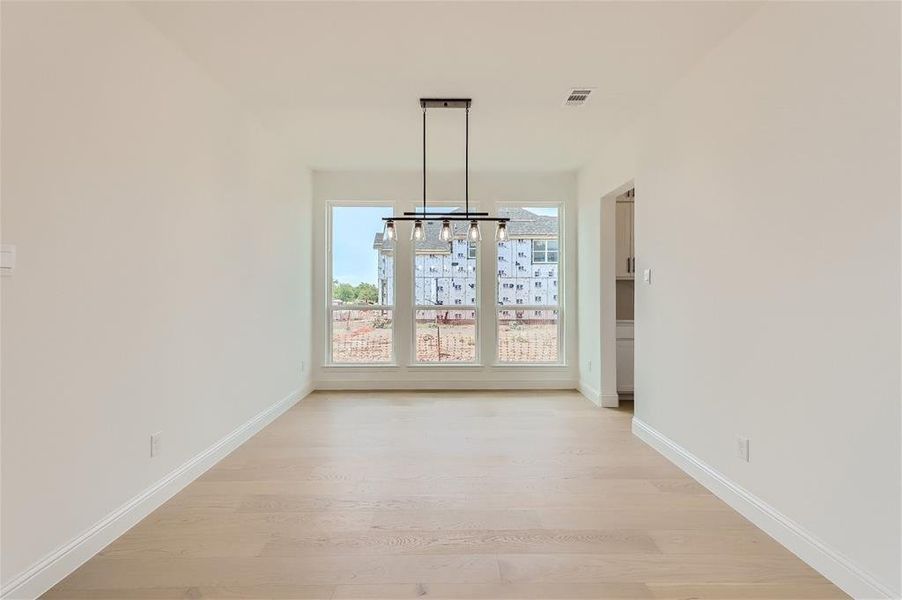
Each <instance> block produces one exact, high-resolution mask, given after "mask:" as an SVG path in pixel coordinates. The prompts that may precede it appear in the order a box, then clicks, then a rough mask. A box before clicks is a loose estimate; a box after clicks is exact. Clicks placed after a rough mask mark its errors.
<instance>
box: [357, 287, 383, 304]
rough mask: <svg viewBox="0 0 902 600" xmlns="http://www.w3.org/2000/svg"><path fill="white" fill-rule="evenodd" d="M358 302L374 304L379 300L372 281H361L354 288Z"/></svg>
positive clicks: (377, 291)
mask: <svg viewBox="0 0 902 600" xmlns="http://www.w3.org/2000/svg"><path fill="white" fill-rule="evenodd" d="M355 293H356V295H357V303H358V304H375V303H376V302H378V301H379V290H377V289H376V286H375V285H373V284H372V283H361V284H360V285H358V286H357V288H356V289H355Z"/></svg>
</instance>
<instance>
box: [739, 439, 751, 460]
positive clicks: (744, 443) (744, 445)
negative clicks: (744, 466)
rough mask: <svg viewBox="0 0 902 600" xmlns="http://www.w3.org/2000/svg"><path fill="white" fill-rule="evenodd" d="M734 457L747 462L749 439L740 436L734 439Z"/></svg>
mask: <svg viewBox="0 0 902 600" xmlns="http://www.w3.org/2000/svg"><path fill="white" fill-rule="evenodd" d="M736 456H738V457H739V460H743V461H745V462H749V438H747V437H741V436H740V437H737V438H736Z"/></svg>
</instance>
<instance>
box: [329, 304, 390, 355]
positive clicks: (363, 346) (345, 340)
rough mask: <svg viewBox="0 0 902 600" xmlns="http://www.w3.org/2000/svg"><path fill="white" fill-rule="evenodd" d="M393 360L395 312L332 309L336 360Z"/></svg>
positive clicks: (333, 349) (333, 352)
mask: <svg viewBox="0 0 902 600" xmlns="http://www.w3.org/2000/svg"><path fill="white" fill-rule="evenodd" d="M391 360H392V311H390V310H341V309H337V310H335V309H333V310H332V362H334V363H385V362H391Z"/></svg>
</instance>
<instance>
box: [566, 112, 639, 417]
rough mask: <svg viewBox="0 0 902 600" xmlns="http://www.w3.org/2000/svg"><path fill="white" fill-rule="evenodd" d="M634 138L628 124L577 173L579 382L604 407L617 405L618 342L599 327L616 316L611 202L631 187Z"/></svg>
mask: <svg viewBox="0 0 902 600" xmlns="http://www.w3.org/2000/svg"><path fill="white" fill-rule="evenodd" d="M634 137H635V136H634V135H633V134H632V131H631V130H630V129H628V128H627V129H625V130H623V131H621V132H620V133H619V134H618V135H617V136H615V137H614V138H613V139H612V140H611V141H610V143H608V145H607V146H605V148H604V150H603V152H602V154H601V155H600V156H598V157H597V158H596V159H595V160H594V161H593V162H592V163H591V164H589V165H586V167H584V168H583V169H580V171H579V172H578V173H577V205H578V210H579V226H578V232H577V241H578V244H579V262H578V271H579V275H578V280H579V293H578V304H579V331H580V336H579V361H580V362H579V382H580V389H581V391H582V392H583V394H585V395H586V396H587V397H588V398H590V399H593V400H595V401H596V403H598V404H603V405H605V406H611V405H613V406H616V403H617V381H616V369H617V346H616V342H615V337H614V336H604V335H602V328H603V325H606V326H607V327H609V328H610V329H611V330H613V328H614V326H615V323H616V320H617V317H616V302H617V296H616V292H617V290H616V285H615V279H614V269H615V265H614V259H615V256H614V236H615V235H616V230H615V214H614V210H615V204H614V202H615V199H616V197H617V196H618V195H620V194H622V193H623V192H624V191H626V190H627V189H629V188H630V187H632V183H633V176H634V175H635V172H636V165H635V154H636V149H635V139H634ZM603 245H606V246H608V248H607V249H608V250H610V251H609V252H605V249H606V248H604V247H603Z"/></svg>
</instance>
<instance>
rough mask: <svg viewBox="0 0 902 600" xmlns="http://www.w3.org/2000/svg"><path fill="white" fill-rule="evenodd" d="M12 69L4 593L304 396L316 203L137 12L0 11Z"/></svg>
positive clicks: (6, 124) (31, 6)
mask: <svg viewBox="0 0 902 600" xmlns="http://www.w3.org/2000/svg"><path fill="white" fill-rule="evenodd" d="M2 60H3V62H2V78H3V79H2V90H3V95H2V111H3V112H2V117H3V129H2V153H3V180H2V200H3V206H2V209H3V213H2V216H3V222H2V238H3V241H4V243H14V244H16V245H17V247H18V267H17V269H16V272H15V275H14V276H13V277H12V278H9V279H4V280H3V281H2V396H3V398H2V488H3V505H2V525H3V527H2V557H3V559H2V579H3V582H4V584H8V583H9V582H11V581H13V580H14V579H15V578H16V577H17V576H19V575H20V574H22V573H23V572H25V571H26V570H28V569H29V568H30V567H32V566H34V565H35V564H36V563H37V561H39V560H40V559H42V558H43V557H45V556H47V555H48V554H49V553H51V552H53V551H54V550H55V549H57V548H58V547H60V546H62V545H64V544H66V543H67V542H70V541H71V540H73V539H74V538H75V537H76V536H78V535H79V534H81V533H82V532H84V531H86V530H87V529H88V528H90V527H91V526H92V525H94V524H95V523H97V522H98V521H100V520H101V519H102V518H104V517H105V516H106V515H108V514H109V513H110V512H111V511H113V510H114V509H116V508H117V507H119V506H121V505H123V503H125V502H126V501H128V500H129V499H130V498H132V497H134V496H135V495H137V494H139V493H140V492H142V490H145V489H147V488H148V487H149V486H151V485H152V484H153V483H154V482H157V481H159V480H160V479H161V478H163V477H164V476H165V475H166V474H167V473H170V472H171V471H173V469H175V468H176V467H178V466H179V465H182V464H183V463H184V462H185V461H187V460H188V459H190V458H191V457H194V456H195V455H197V454H198V453H199V452H201V451H202V450H204V449H206V448H208V447H210V446H211V444H214V443H215V442H217V441H218V440H220V439H222V438H223V437H224V436H226V435H227V434H228V433H229V432H231V431H232V430H233V429H235V428H236V427H237V426H239V425H241V424H242V423H245V422H246V421H248V419H250V418H252V417H253V416H254V415H256V414H258V413H259V412H260V411H261V410H263V409H265V408H266V407H269V406H271V405H273V404H274V403H276V402H277V401H279V400H282V399H284V398H286V397H288V396H289V395H290V394H292V393H293V392H295V391H297V390H300V389H302V388H303V387H304V385H305V382H304V379H305V378H304V375H305V374H302V373H301V371H300V369H299V365H300V362H301V361H302V360H305V359H307V358H308V354H307V352H308V349H307V348H306V347H305V346H306V343H305V342H304V340H305V339H306V338H307V337H308V333H309V332H308V325H307V323H308V322H309V286H307V282H308V281H309V276H310V271H309V269H310V263H309V248H304V247H303V246H302V244H301V240H302V235H301V234H302V231H303V230H304V229H306V230H308V231H309V221H310V218H309V217H310V215H309V211H310V201H309V194H310V190H309V176H308V175H307V174H306V173H305V172H304V171H303V170H293V168H292V165H291V164H290V162H289V161H288V160H287V159H286V157H285V156H284V154H283V153H281V152H280V149H279V148H278V146H277V145H276V143H275V140H274V138H273V137H272V136H270V135H269V134H268V133H267V132H266V131H264V130H262V129H261V128H260V127H259V126H258V125H256V124H255V123H254V121H253V120H252V119H250V118H249V117H248V116H247V115H245V114H244V112H243V111H242V109H241V107H239V106H238V105H237V104H235V103H234V102H233V101H232V100H231V99H230V98H229V97H228V96H227V95H226V94H225V93H224V92H223V91H222V90H221V89H220V88H219V87H218V86H217V85H216V84H214V83H213V82H212V81H211V80H210V79H208V78H207V77H206V76H205V75H204V73H202V72H201V71H200V70H199V69H198V68H197V67H196V66H195V65H194V63H192V62H190V61H188V60H187V59H186V58H185V57H184V56H183V55H181V54H180V53H179V51H177V50H176V49H175V47H174V46H173V45H171V43H170V42H169V41H167V40H166V39H164V38H163V37H162V36H160V35H159V34H158V33H157V31H156V30H155V29H154V28H153V27H151V26H150V25H149V24H148V23H147V22H145V21H144V20H143V19H142V18H141V17H140V16H138V13H137V12H135V10H134V9H133V8H132V7H129V6H127V5H124V4H120V3H116V4H113V3H86V4H74V3H63V4H46V3H26V4H17V3H11V2H4V3H3V7H2ZM157 431H160V432H162V452H161V454H160V455H159V456H158V457H157V458H154V459H151V458H150V457H149V436H150V434H151V433H152V432H157Z"/></svg>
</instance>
